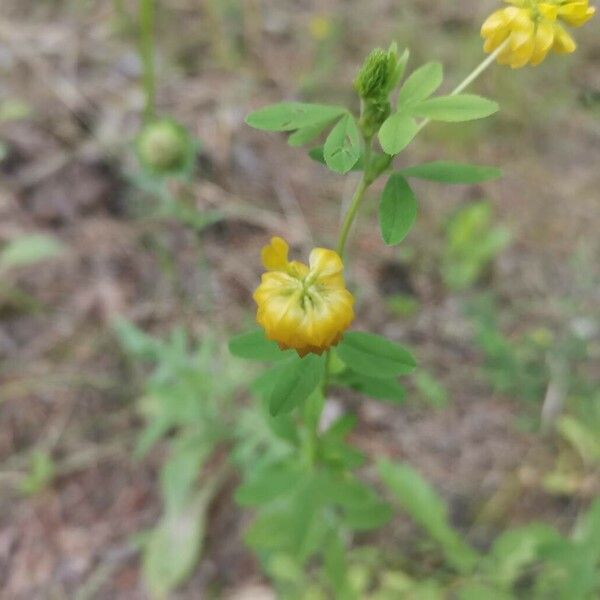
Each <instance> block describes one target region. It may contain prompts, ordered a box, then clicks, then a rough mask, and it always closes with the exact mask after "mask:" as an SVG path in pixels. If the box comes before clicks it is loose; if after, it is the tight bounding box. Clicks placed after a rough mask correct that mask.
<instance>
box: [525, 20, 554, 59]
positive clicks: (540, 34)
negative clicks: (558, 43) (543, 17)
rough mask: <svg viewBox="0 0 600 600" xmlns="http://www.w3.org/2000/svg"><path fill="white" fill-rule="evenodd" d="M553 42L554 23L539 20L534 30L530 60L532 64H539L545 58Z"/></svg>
mask: <svg viewBox="0 0 600 600" xmlns="http://www.w3.org/2000/svg"><path fill="white" fill-rule="evenodd" d="M553 43H554V25H553V24H552V23H551V22H550V21H541V22H540V23H538V26H537V29H536V32H535V38H534V48H533V53H532V55H531V60H530V62H531V64H532V65H533V66H536V65H539V64H540V63H541V62H542V61H543V60H544V58H546V55H547V54H548V52H549V51H550V49H551V48H552V44H553Z"/></svg>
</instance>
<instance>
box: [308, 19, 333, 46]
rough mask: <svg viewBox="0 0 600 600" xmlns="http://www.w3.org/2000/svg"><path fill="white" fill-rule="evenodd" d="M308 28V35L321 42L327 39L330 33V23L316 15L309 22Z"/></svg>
mask: <svg viewBox="0 0 600 600" xmlns="http://www.w3.org/2000/svg"><path fill="white" fill-rule="evenodd" d="M308 28H309V31H310V35H312V37H313V38H314V39H315V40H317V41H318V42H321V41H323V40H325V39H327V38H328V37H329V34H330V33H331V21H330V20H329V19H328V18H327V17H325V16H323V15H316V16H314V17H313V18H312V19H311V20H310V23H309V25H308Z"/></svg>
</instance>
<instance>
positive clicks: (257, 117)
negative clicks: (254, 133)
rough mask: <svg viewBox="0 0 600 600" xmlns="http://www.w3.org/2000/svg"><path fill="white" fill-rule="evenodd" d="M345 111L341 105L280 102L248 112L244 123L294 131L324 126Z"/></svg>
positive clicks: (265, 129)
mask: <svg viewBox="0 0 600 600" xmlns="http://www.w3.org/2000/svg"><path fill="white" fill-rule="evenodd" d="M345 112H346V109H345V108H344V107H343V106H329V105H326V104H308V103H305V102H280V103H279V104H271V105H270V106H265V107H264V108H260V109H258V110H256V111H254V112H252V113H250V114H249V115H248V116H247V117H246V123H247V124H248V125H250V126H251V127H254V128H255V129H261V130H263V131H294V130H295V129H303V128H305V127H312V126H317V125H322V126H325V125H326V124H327V123H330V122H331V121H333V120H334V119H335V118H336V117H339V116H340V115H343V114H344V113H345Z"/></svg>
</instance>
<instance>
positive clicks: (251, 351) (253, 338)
mask: <svg viewBox="0 0 600 600" xmlns="http://www.w3.org/2000/svg"><path fill="white" fill-rule="evenodd" d="M229 352H231V354H233V355H234V356H237V357H238V358H245V359H249V360H268V361H273V360H282V359H284V358H290V356H291V355H292V354H293V352H292V351H291V350H281V349H280V348H279V346H278V345H277V344H276V343H275V342H272V341H271V340H268V339H267V338H266V337H265V334H264V331H263V330H262V329H256V330H254V331H249V332H247V333H242V334H240V335H236V336H235V337H233V338H231V340H229Z"/></svg>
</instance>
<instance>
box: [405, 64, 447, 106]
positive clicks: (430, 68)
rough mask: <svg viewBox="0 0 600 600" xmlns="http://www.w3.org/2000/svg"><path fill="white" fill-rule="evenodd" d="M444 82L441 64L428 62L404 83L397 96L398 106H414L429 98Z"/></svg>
mask: <svg viewBox="0 0 600 600" xmlns="http://www.w3.org/2000/svg"><path fill="white" fill-rule="evenodd" d="M443 80H444V72H443V68H442V65H441V63H439V62H430V63H427V64H425V65H423V66H422V67H419V68H418V69H416V70H415V71H413V73H411V74H410V76H409V77H408V78H407V79H406V81H405V82H404V85H403V86H402V88H401V89H400V93H399V94H398V106H399V107H400V106H405V105H407V104H414V103H416V102H420V101H421V100H425V99H426V98H429V96H431V94H433V92H435V91H436V90H437V89H438V88H439V87H440V85H442V81H443Z"/></svg>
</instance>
